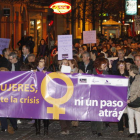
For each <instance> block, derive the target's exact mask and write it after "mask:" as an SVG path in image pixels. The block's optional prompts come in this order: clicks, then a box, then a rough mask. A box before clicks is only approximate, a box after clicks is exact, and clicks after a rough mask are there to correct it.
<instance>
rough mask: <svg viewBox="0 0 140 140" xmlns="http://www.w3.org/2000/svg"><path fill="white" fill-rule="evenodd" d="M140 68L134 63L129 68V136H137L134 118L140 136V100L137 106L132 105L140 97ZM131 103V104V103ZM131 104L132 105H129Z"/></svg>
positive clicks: (139, 136)
mask: <svg viewBox="0 0 140 140" xmlns="http://www.w3.org/2000/svg"><path fill="white" fill-rule="evenodd" d="M138 73H139V70H138V67H137V66H136V65H134V64H132V65H131V66H130V70H129V75H130V78H129V90H128V91H129V92H128V100H127V103H128V107H127V111H128V118H129V132H130V135H129V136H128V137H130V138H131V137H134V136H135V124H134V119H135V120H136V121H135V122H136V127H137V137H138V138H140V100H139V102H138V106H137V107H135V106H134V105H132V104H133V103H134V102H135V101H136V99H138V97H140V75H138ZM130 104H131V105H130ZM129 106H131V107H129Z"/></svg>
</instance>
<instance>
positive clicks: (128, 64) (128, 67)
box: [125, 58, 134, 72]
mask: <svg viewBox="0 0 140 140" xmlns="http://www.w3.org/2000/svg"><path fill="white" fill-rule="evenodd" d="M125 63H126V70H127V71H128V72H129V70H130V66H131V65H132V64H134V61H133V59H132V58H127V59H125Z"/></svg>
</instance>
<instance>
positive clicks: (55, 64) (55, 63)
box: [48, 55, 59, 72]
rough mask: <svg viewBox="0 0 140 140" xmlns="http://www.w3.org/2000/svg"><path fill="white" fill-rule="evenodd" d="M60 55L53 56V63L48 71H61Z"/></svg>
mask: <svg viewBox="0 0 140 140" xmlns="http://www.w3.org/2000/svg"><path fill="white" fill-rule="evenodd" d="M58 62H59V61H58V55H55V56H54V58H53V63H52V64H51V65H50V66H49V69H48V71H50V72H56V71H59V63H58Z"/></svg>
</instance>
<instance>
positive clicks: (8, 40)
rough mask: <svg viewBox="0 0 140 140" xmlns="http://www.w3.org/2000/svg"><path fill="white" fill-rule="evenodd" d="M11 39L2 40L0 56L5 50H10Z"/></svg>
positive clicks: (0, 39)
mask: <svg viewBox="0 0 140 140" xmlns="http://www.w3.org/2000/svg"><path fill="white" fill-rule="evenodd" d="M9 43H10V39H8V38H0V54H2V50H3V49H4V48H9Z"/></svg>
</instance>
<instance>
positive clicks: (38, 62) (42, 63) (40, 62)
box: [36, 57, 46, 71]
mask: <svg viewBox="0 0 140 140" xmlns="http://www.w3.org/2000/svg"><path fill="white" fill-rule="evenodd" d="M36 65H37V71H43V70H44V68H46V66H45V65H46V62H45V58H44V57H39V58H37V59H36Z"/></svg>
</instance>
